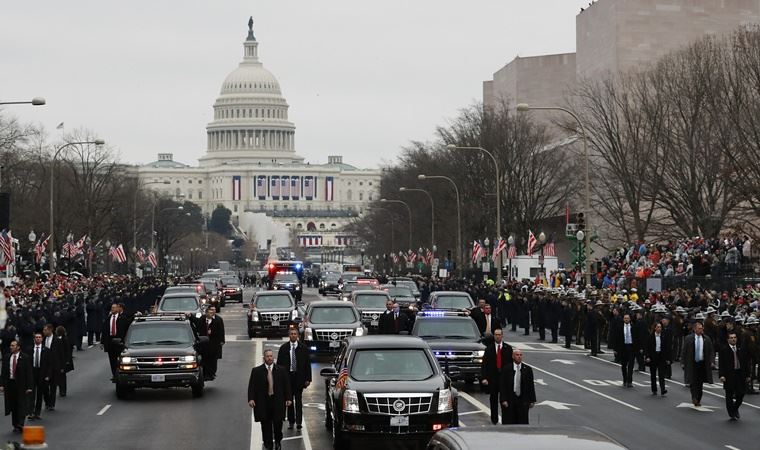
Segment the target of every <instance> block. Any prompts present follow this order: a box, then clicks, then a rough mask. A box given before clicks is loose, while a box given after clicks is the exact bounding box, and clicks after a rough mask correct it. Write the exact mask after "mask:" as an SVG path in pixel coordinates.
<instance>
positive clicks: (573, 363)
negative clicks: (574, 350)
mask: <svg viewBox="0 0 760 450" xmlns="http://www.w3.org/2000/svg"><path fill="white" fill-rule="evenodd" d="M551 362H558V363H560V364H564V365H566V366H572V365H575V361H570V360H569V359H552V361H551Z"/></svg>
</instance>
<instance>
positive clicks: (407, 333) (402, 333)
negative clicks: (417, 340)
mask: <svg viewBox="0 0 760 450" xmlns="http://www.w3.org/2000/svg"><path fill="white" fill-rule="evenodd" d="M398 334H399V335H401V336H409V332H408V331H406V330H402V331H399V332H398Z"/></svg>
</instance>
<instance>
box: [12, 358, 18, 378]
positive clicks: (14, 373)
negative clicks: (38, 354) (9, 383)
mask: <svg viewBox="0 0 760 450" xmlns="http://www.w3.org/2000/svg"><path fill="white" fill-rule="evenodd" d="M17 361H18V354H17V353H14V354H13V364H11V379H12V380H15V379H16V362H17Z"/></svg>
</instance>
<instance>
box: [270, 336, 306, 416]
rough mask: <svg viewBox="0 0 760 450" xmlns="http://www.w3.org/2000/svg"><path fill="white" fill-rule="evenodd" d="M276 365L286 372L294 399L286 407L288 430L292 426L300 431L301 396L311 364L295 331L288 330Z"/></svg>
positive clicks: (304, 347) (278, 353)
mask: <svg viewBox="0 0 760 450" xmlns="http://www.w3.org/2000/svg"><path fill="white" fill-rule="evenodd" d="M277 365H279V366H280V367H282V368H283V369H285V370H286V371H287V372H288V375H289V381H290V389H291V391H292V393H293V397H295V401H293V402H292V403H291V405H290V406H288V430H292V429H293V425H294V424H295V425H296V426H297V427H298V429H299V430H300V429H301V427H302V425H301V423H302V420H303V403H302V400H301V395H302V394H303V390H304V389H306V388H307V387H309V385H310V384H311V362H310V361H309V351H308V350H307V349H306V345H304V343H303V342H299V340H298V330H297V329H295V328H291V329H289V330H288V342H286V343H284V344H282V345H281V346H280V350H279V351H278V352H277ZM290 400H291V401H292V400H294V399H290Z"/></svg>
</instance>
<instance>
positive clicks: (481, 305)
mask: <svg viewBox="0 0 760 450" xmlns="http://www.w3.org/2000/svg"><path fill="white" fill-rule="evenodd" d="M485 309H486V301H485V299H482V298H481V299H480V300H478V306H476V307H474V308H472V309H470V318H471V319H472V320H474V321H475V325H477V326H478V330H479V331H480V334H481V335H482V334H483V332H484V331H485V329H486V319H485V312H484V311H485Z"/></svg>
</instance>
